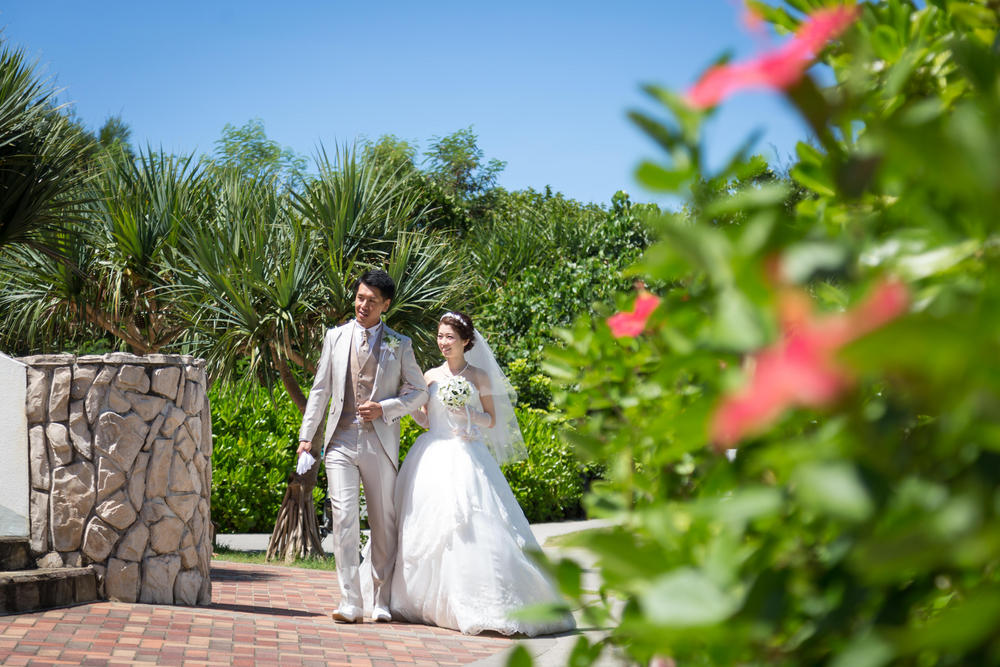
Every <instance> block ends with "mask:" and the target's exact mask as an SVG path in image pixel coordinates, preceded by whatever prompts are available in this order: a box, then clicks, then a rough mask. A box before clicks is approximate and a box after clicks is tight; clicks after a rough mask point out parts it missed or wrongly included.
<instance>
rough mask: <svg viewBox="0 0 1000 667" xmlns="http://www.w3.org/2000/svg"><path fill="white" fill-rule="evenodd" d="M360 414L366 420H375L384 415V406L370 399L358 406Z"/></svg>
mask: <svg viewBox="0 0 1000 667" xmlns="http://www.w3.org/2000/svg"><path fill="white" fill-rule="evenodd" d="M358 414H360V415H361V418H362V419H364V420H365V421H366V422H370V421H374V420H376V419H378V418H379V417H381V416H382V406H381V404H379V403H376V402H375V401H368V402H366V403H362V404H361V407H359V408H358Z"/></svg>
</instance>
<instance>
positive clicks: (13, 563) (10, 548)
mask: <svg viewBox="0 0 1000 667" xmlns="http://www.w3.org/2000/svg"><path fill="white" fill-rule="evenodd" d="M33 564H34V561H32V560H31V549H30V548H29V542H28V538H26V537H0V570H2V571H8V570H26V569H28V568H29V567H32V565H33Z"/></svg>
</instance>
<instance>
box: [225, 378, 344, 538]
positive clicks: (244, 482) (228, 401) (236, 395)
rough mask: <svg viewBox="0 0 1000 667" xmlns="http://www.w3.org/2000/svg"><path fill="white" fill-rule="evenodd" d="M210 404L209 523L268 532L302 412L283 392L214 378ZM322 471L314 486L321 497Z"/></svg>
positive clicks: (290, 467)
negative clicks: (210, 464) (223, 381)
mask: <svg viewBox="0 0 1000 667" xmlns="http://www.w3.org/2000/svg"><path fill="white" fill-rule="evenodd" d="M209 401H210V402H211V405H212V436H213V449H212V521H213V523H215V525H216V530H217V532H219V533H269V532H271V529H272V528H274V522H275V519H276V518H277V516H278V510H279V509H280V507H281V499H282V497H283V496H284V494H285V486H286V485H287V482H288V477H289V475H290V473H291V472H293V471H294V470H295V448H296V446H297V444H298V439H299V436H298V433H299V425H300V424H301V422H302V416H301V414H300V413H299V411H298V409H297V408H296V407H295V404H294V403H292V401H291V399H290V398H288V396H287V395H286V394H284V393H278V392H274V393H273V394H269V393H268V391H267V389H265V388H263V387H260V386H257V385H253V384H250V383H242V384H227V383H222V382H216V383H215V384H214V385H213V386H212V388H211V390H210V391H209ZM324 477H325V475H324V469H323V468H322V467H320V481H319V483H317V485H316V487H315V488H314V489H313V499H314V500H315V501H316V508H317V514H319V513H320V512H321V511H322V509H321V508H322V507H323V501H324V500H325V499H326V481H325V479H324Z"/></svg>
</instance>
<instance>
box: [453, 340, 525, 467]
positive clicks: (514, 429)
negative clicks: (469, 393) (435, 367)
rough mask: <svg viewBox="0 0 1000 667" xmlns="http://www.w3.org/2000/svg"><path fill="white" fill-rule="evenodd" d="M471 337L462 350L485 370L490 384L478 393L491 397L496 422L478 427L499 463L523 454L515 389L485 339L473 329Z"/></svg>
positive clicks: (471, 360)
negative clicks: (471, 339) (469, 344)
mask: <svg viewBox="0 0 1000 667" xmlns="http://www.w3.org/2000/svg"><path fill="white" fill-rule="evenodd" d="M474 340H475V345H473V346H472V349H471V350H469V351H468V352H466V353H465V360H466V361H468V362H469V364H471V365H472V366H475V367H476V368H479V369H481V370H483V371H485V372H486V375H487V377H488V378H489V382H490V386H489V389H488V390H486V391H484V392H481V393H485V394H486V395H488V396H490V397H491V398H492V399H493V409H494V411H495V412H496V423H495V424H494V426H493V428H484V429H482V433H483V439H484V440H485V442H486V446H487V447H489V449H490V453H491V454H493V458H495V459H496V460H497V463H499V464H500V465H504V464H505V463H510V462H511V461H519V460H521V459H524V458H527V456H528V450H527V448H526V447H525V446H524V437H523V436H522V435H521V428H520V426H518V424H517V415H516V414H515V413H514V405H515V404H516V403H517V392H515V391H514V387H512V386H511V384H510V381H509V380H507V376H506V375H504V374H503V371H502V370H500V365H499V364H497V360H496V357H494V356H493V350H492V349H490V346H489V344H488V343H487V342H486V339H485V338H483V337H482V336H481V335H480V333H479V332H478V331H476V332H475V338H474Z"/></svg>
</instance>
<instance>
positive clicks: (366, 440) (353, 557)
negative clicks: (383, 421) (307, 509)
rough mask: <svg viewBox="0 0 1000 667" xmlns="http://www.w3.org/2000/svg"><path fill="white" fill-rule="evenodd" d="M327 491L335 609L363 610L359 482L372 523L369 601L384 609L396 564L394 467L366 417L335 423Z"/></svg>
mask: <svg viewBox="0 0 1000 667" xmlns="http://www.w3.org/2000/svg"><path fill="white" fill-rule="evenodd" d="M324 463H325V464H326V476H327V493H328V497H329V498H330V504H331V505H332V509H333V511H332V514H333V516H332V518H333V540H334V542H333V555H334V558H335V559H336V566H337V578H338V579H339V580H340V595H341V602H340V609H341V610H342V611H346V612H347V613H350V614H353V615H357V616H360V615H361V614H362V613H363V612H364V601H363V599H362V594H361V579H360V575H359V570H358V568H359V564H360V545H361V525H360V517H359V496H360V494H359V485H358V482H359V481H360V482H362V483H363V484H364V487H365V500H366V501H367V504H368V526H369V528H371V556H370V558H371V565H372V583H373V584H374V605H375V606H377V607H382V608H383V609H385V610H388V609H389V595H390V592H391V589H392V570H393V568H394V566H395V564H396V507H395V505H394V504H393V492H394V490H395V485H396V468H395V466H394V465H393V464H392V461H390V460H389V456H388V455H387V454H386V453H385V450H384V449H383V448H382V443H381V442H380V441H379V439H378V435H377V434H376V433H375V429H374V428H373V427H372V425H371V423H362V424H351V425H343V424H341V425H338V427H337V430H336V431H335V432H334V434H333V438H332V439H331V442H330V445H329V446H328V447H327V451H326V460H325V461H324Z"/></svg>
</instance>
